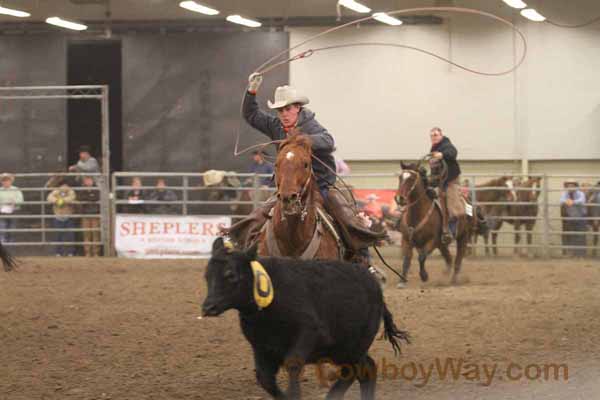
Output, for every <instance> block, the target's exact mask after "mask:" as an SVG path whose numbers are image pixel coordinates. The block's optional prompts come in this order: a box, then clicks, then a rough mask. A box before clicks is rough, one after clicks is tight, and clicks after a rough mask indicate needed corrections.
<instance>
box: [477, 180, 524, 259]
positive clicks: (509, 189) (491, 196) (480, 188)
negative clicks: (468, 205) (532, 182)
mask: <svg viewBox="0 0 600 400" xmlns="http://www.w3.org/2000/svg"><path fill="white" fill-rule="evenodd" d="M475 188H476V189H477V190H476V191H475V199H476V202H475V204H476V205H478V206H479V207H481V211H483V215H484V216H485V219H486V221H487V224H488V228H489V231H492V232H491V236H492V252H493V253H494V255H495V256H497V255H498V247H497V242H498V233H497V232H495V231H497V230H498V229H500V227H501V226H502V217H504V216H507V215H508V212H509V205H508V204H480V203H500V202H511V201H515V200H516V197H517V195H516V192H515V191H514V190H513V189H514V188H513V180H512V177H511V176H502V177H500V178H496V179H492V180H490V181H487V182H484V183H482V184H480V185H477V186H475ZM489 231H488V232H486V234H485V235H482V236H483V240H484V242H485V255H486V256H487V255H489V254H490V247H489V239H490V232H489ZM477 236H478V235H473V243H474V244H476V243H477Z"/></svg>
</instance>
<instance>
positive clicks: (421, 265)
mask: <svg viewBox="0 0 600 400" xmlns="http://www.w3.org/2000/svg"><path fill="white" fill-rule="evenodd" d="M425 260H427V251H426V250H425V249H424V248H421V249H419V276H420V277H421V281H422V282H427V281H428V280H429V274H428V273H427V270H426V269H425Z"/></svg>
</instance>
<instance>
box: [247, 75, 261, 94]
mask: <svg viewBox="0 0 600 400" xmlns="http://www.w3.org/2000/svg"><path fill="white" fill-rule="evenodd" d="M262 81H263V76H262V74H259V73H258V72H253V73H252V74H250V76H249V77H248V91H249V92H251V93H256V92H257V91H258V88H259V87H260V85H261V83H262Z"/></svg>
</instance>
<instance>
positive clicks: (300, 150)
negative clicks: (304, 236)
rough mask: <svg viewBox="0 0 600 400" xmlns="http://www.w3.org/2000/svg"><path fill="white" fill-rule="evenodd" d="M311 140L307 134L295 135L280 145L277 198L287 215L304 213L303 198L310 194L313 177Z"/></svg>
mask: <svg viewBox="0 0 600 400" xmlns="http://www.w3.org/2000/svg"><path fill="white" fill-rule="evenodd" d="M311 144H312V143H311V140H310V138H309V137H308V136H305V135H294V136H291V137H290V138H288V139H286V140H285V141H283V142H282V143H281V145H280V146H279V153H278V154H277V160H276V161H275V182H276V183H277V198H278V199H279V201H281V203H282V206H283V212H284V213H285V214H286V215H294V214H300V213H302V211H303V209H304V208H305V207H303V205H302V201H303V198H304V197H305V196H306V195H307V194H308V192H309V189H310V186H311V185H310V183H311V177H312V150H311Z"/></svg>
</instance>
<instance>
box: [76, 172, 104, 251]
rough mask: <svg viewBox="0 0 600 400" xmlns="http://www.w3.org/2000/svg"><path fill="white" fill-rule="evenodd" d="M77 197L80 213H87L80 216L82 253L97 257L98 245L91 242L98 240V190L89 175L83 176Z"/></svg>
mask: <svg viewBox="0 0 600 400" xmlns="http://www.w3.org/2000/svg"><path fill="white" fill-rule="evenodd" d="M77 198H78V200H79V202H80V203H81V204H80V207H79V211H80V213H81V214H84V215H89V217H87V216H86V217H83V218H81V227H82V228H83V229H86V230H85V231H83V241H84V244H83V254H84V255H85V256H86V257H97V256H99V255H100V246H99V245H97V244H92V243H94V242H96V243H97V242H100V230H99V229H100V218H99V217H98V214H99V213H100V206H99V202H100V192H99V191H98V188H97V187H96V185H95V183H94V179H93V178H92V177H91V176H84V177H83V187H82V188H81V189H80V190H79V191H78V192H77Z"/></svg>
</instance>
